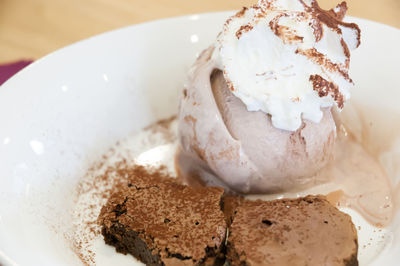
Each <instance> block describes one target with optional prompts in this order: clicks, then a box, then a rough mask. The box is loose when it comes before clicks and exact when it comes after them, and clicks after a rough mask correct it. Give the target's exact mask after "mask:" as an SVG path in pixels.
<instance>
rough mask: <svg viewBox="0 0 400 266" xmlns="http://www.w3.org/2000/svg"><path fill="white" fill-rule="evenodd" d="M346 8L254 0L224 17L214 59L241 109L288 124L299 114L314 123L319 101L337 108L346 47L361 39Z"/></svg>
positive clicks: (292, 126)
mask: <svg viewBox="0 0 400 266" xmlns="http://www.w3.org/2000/svg"><path fill="white" fill-rule="evenodd" d="M346 9H347V7H346V4H345V3H342V4H340V5H338V6H337V7H336V8H335V9H334V10H331V11H324V10H322V9H321V8H320V7H319V6H318V4H317V2H316V1H312V0H304V1H303V0H269V1H267V0H261V1H260V2H259V4H258V5H257V6H254V7H251V8H245V9H243V10H242V11H240V12H238V13H237V14H236V15H235V16H233V17H231V18H230V19H228V21H227V22H226V23H225V25H224V29H223V31H222V33H221V34H220V35H219V37H218V43H217V47H218V49H217V50H216V59H217V60H218V61H219V68H220V69H221V70H223V71H224V77H225V79H226V81H227V83H228V85H229V88H230V89H231V90H232V92H233V94H234V95H235V96H236V97H238V98H239V99H240V100H241V101H242V102H243V103H244V104H245V105H246V107H247V110H249V111H258V110H261V111H263V112H265V113H268V114H270V115H271V117H272V124H273V125H274V126H275V127H277V128H280V129H285V130H290V131H295V130H297V129H299V128H300V127H301V124H302V118H303V119H307V120H310V121H313V122H315V123H318V122H320V120H321V119H322V111H321V108H324V107H331V106H332V105H334V104H336V106H337V107H339V109H341V108H343V105H344V102H345V101H346V100H347V99H349V97H350V92H349V89H350V88H351V87H352V86H353V82H352V80H351V79H350V77H349V75H348V68H349V62H350V52H349V51H350V50H351V49H354V48H356V47H357V46H358V45H359V44H360V30H359V28H358V26H357V25H356V24H352V23H345V22H343V21H342V20H341V19H342V18H343V16H344V13H345V11H346Z"/></svg>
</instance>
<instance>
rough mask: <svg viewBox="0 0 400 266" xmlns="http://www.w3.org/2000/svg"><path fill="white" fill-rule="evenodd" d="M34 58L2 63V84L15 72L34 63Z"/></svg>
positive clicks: (0, 77) (0, 81)
mask: <svg viewBox="0 0 400 266" xmlns="http://www.w3.org/2000/svg"><path fill="white" fill-rule="evenodd" d="M32 62H33V61H32V60H21V61H17V62H13V63H8V64H4V65H0V85H1V84H3V83H4V82H5V81H6V80H7V79H9V78H11V77H12V76H13V75H14V74H15V73H17V72H18V71H20V70H21V69H23V68H24V67H26V66H27V65H29V64H30V63H32Z"/></svg>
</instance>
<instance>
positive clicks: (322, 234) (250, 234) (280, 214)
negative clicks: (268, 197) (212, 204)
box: [224, 196, 358, 266]
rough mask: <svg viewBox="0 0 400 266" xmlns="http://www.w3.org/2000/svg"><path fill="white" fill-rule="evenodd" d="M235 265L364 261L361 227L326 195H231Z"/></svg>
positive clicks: (231, 252) (230, 254)
mask: <svg viewBox="0 0 400 266" xmlns="http://www.w3.org/2000/svg"><path fill="white" fill-rule="evenodd" d="M227 200H228V205H227V202H225V203H224V205H225V206H229V208H231V210H230V211H227V210H225V213H227V214H230V215H232V216H231V220H233V222H232V224H231V225H230V227H229V234H228V235H229V236H228V244H227V259H228V260H229V262H230V264H231V265H279V266H284V265H291V266H292V265H308V266H311V265H318V266H320V265H348V266H350V265H358V260H357V250H358V241H357V231H356V229H355V227H354V225H353V223H352V221H351V218H350V216H349V215H347V214H345V213H343V212H340V211H339V210H338V209H336V208H335V207H334V206H332V205H331V204H330V203H329V202H328V201H327V200H326V199H325V197H324V196H307V197H304V198H298V199H281V200H274V201H261V200H257V201H250V200H242V201H240V202H239V203H238V201H237V200H236V201H235V200H232V199H230V198H228V199H227ZM232 207H233V208H234V210H233V209H232Z"/></svg>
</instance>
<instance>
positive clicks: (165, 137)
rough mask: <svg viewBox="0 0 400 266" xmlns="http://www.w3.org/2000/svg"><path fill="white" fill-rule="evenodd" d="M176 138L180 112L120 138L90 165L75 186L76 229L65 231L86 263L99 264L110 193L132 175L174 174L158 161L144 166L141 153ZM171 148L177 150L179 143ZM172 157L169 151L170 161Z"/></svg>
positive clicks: (66, 237) (73, 247)
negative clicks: (101, 215)
mask: <svg viewBox="0 0 400 266" xmlns="http://www.w3.org/2000/svg"><path fill="white" fill-rule="evenodd" d="M176 139H177V136H176V116H172V117H170V118H168V119H163V120H159V121H157V122H156V123H154V124H152V125H150V126H148V127H146V128H144V129H143V130H141V131H140V132H138V133H136V134H134V135H132V136H130V137H128V138H127V139H124V140H121V141H118V142H117V143H116V145H115V146H114V147H112V148H111V149H109V151H108V152H107V153H105V154H104V155H103V156H101V157H100V158H101V159H100V160H98V161H97V162H95V163H94V164H93V165H92V166H91V167H90V168H89V169H88V171H87V173H86V174H85V176H84V177H83V178H82V179H81V181H80V183H79V184H78V186H77V187H76V190H75V197H76V201H75V202H76V203H75V208H74V211H73V214H72V215H73V222H74V224H73V226H72V230H71V232H69V233H66V234H64V237H65V239H66V240H67V241H68V242H69V243H70V245H71V249H72V250H73V251H74V253H75V254H76V255H77V257H78V258H79V259H80V260H81V262H82V263H83V264H84V265H95V264H96V247H95V246H94V242H95V241H96V239H98V238H102V236H101V232H100V230H101V228H100V226H99V225H98V224H97V217H98V215H99V213H100V209H101V207H102V206H103V205H104V204H105V203H106V202H107V200H108V198H109V196H110V195H111V194H112V193H113V192H114V191H115V190H118V189H119V188H120V187H121V186H124V185H126V183H127V180H128V178H129V176H132V175H141V174H144V173H146V175H151V176H157V177H163V176H166V175H167V174H168V175H169V176H171V173H172V172H174V169H173V167H172V168H171V167H170V166H166V165H164V163H163V162H158V161H154V162H150V163H149V164H145V166H143V165H140V163H141V161H140V156H141V154H143V153H146V151H149V150H152V149H154V148H155V149H157V147H160V146H165V145H173V144H174V143H176ZM171 147H172V146H171ZM171 149H173V150H176V148H175V146H173V147H172V148H171ZM170 157H171V156H170V155H168V161H170Z"/></svg>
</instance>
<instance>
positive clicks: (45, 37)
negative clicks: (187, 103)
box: [0, 0, 400, 63]
mask: <svg viewBox="0 0 400 266" xmlns="http://www.w3.org/2000/svg"><path fill="white" fill-rule="evenodd" d="M256 2H257V0H0V63H6V62H11V61H15V60H20V59H37V58H40V57H42V56H44V55H46V54H48V53H50V52H52V51H54V50H56V49H58V48H61V47H63V46H65V45H68V44H70V43H73V42H76V41H78V40H81V39H84V38H87V37H89V36H92V35H95V34H99V33H102V32H105V31H109V30H112V29H116V28H119V27H123V26H127V25H131V24H135V23H140V22H145V21H149V20H154V19H160V18H166V17H172V16H180V15H186V14H193V13H201V12H210V11H220V10H233V9H239V8H240V7H242V6H249V5H252V4H254V3H256ZM318 2H319V3H320V5H321V6H322V7H323V8H325V9H329V8H332V7H334V6H335V5H336V4H337V3H338V1H335V0H319V1H318ZM347 4H348V6H349V12H348V14H350V15H352V16H357V17H362V18H367V19H371V20H375V21H379V22H382V23H385V24H388V25H391V26H394V27H397V28H400V0H347ZM216 26H218V27H220V26H221V25H216Z"/></svg>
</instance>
